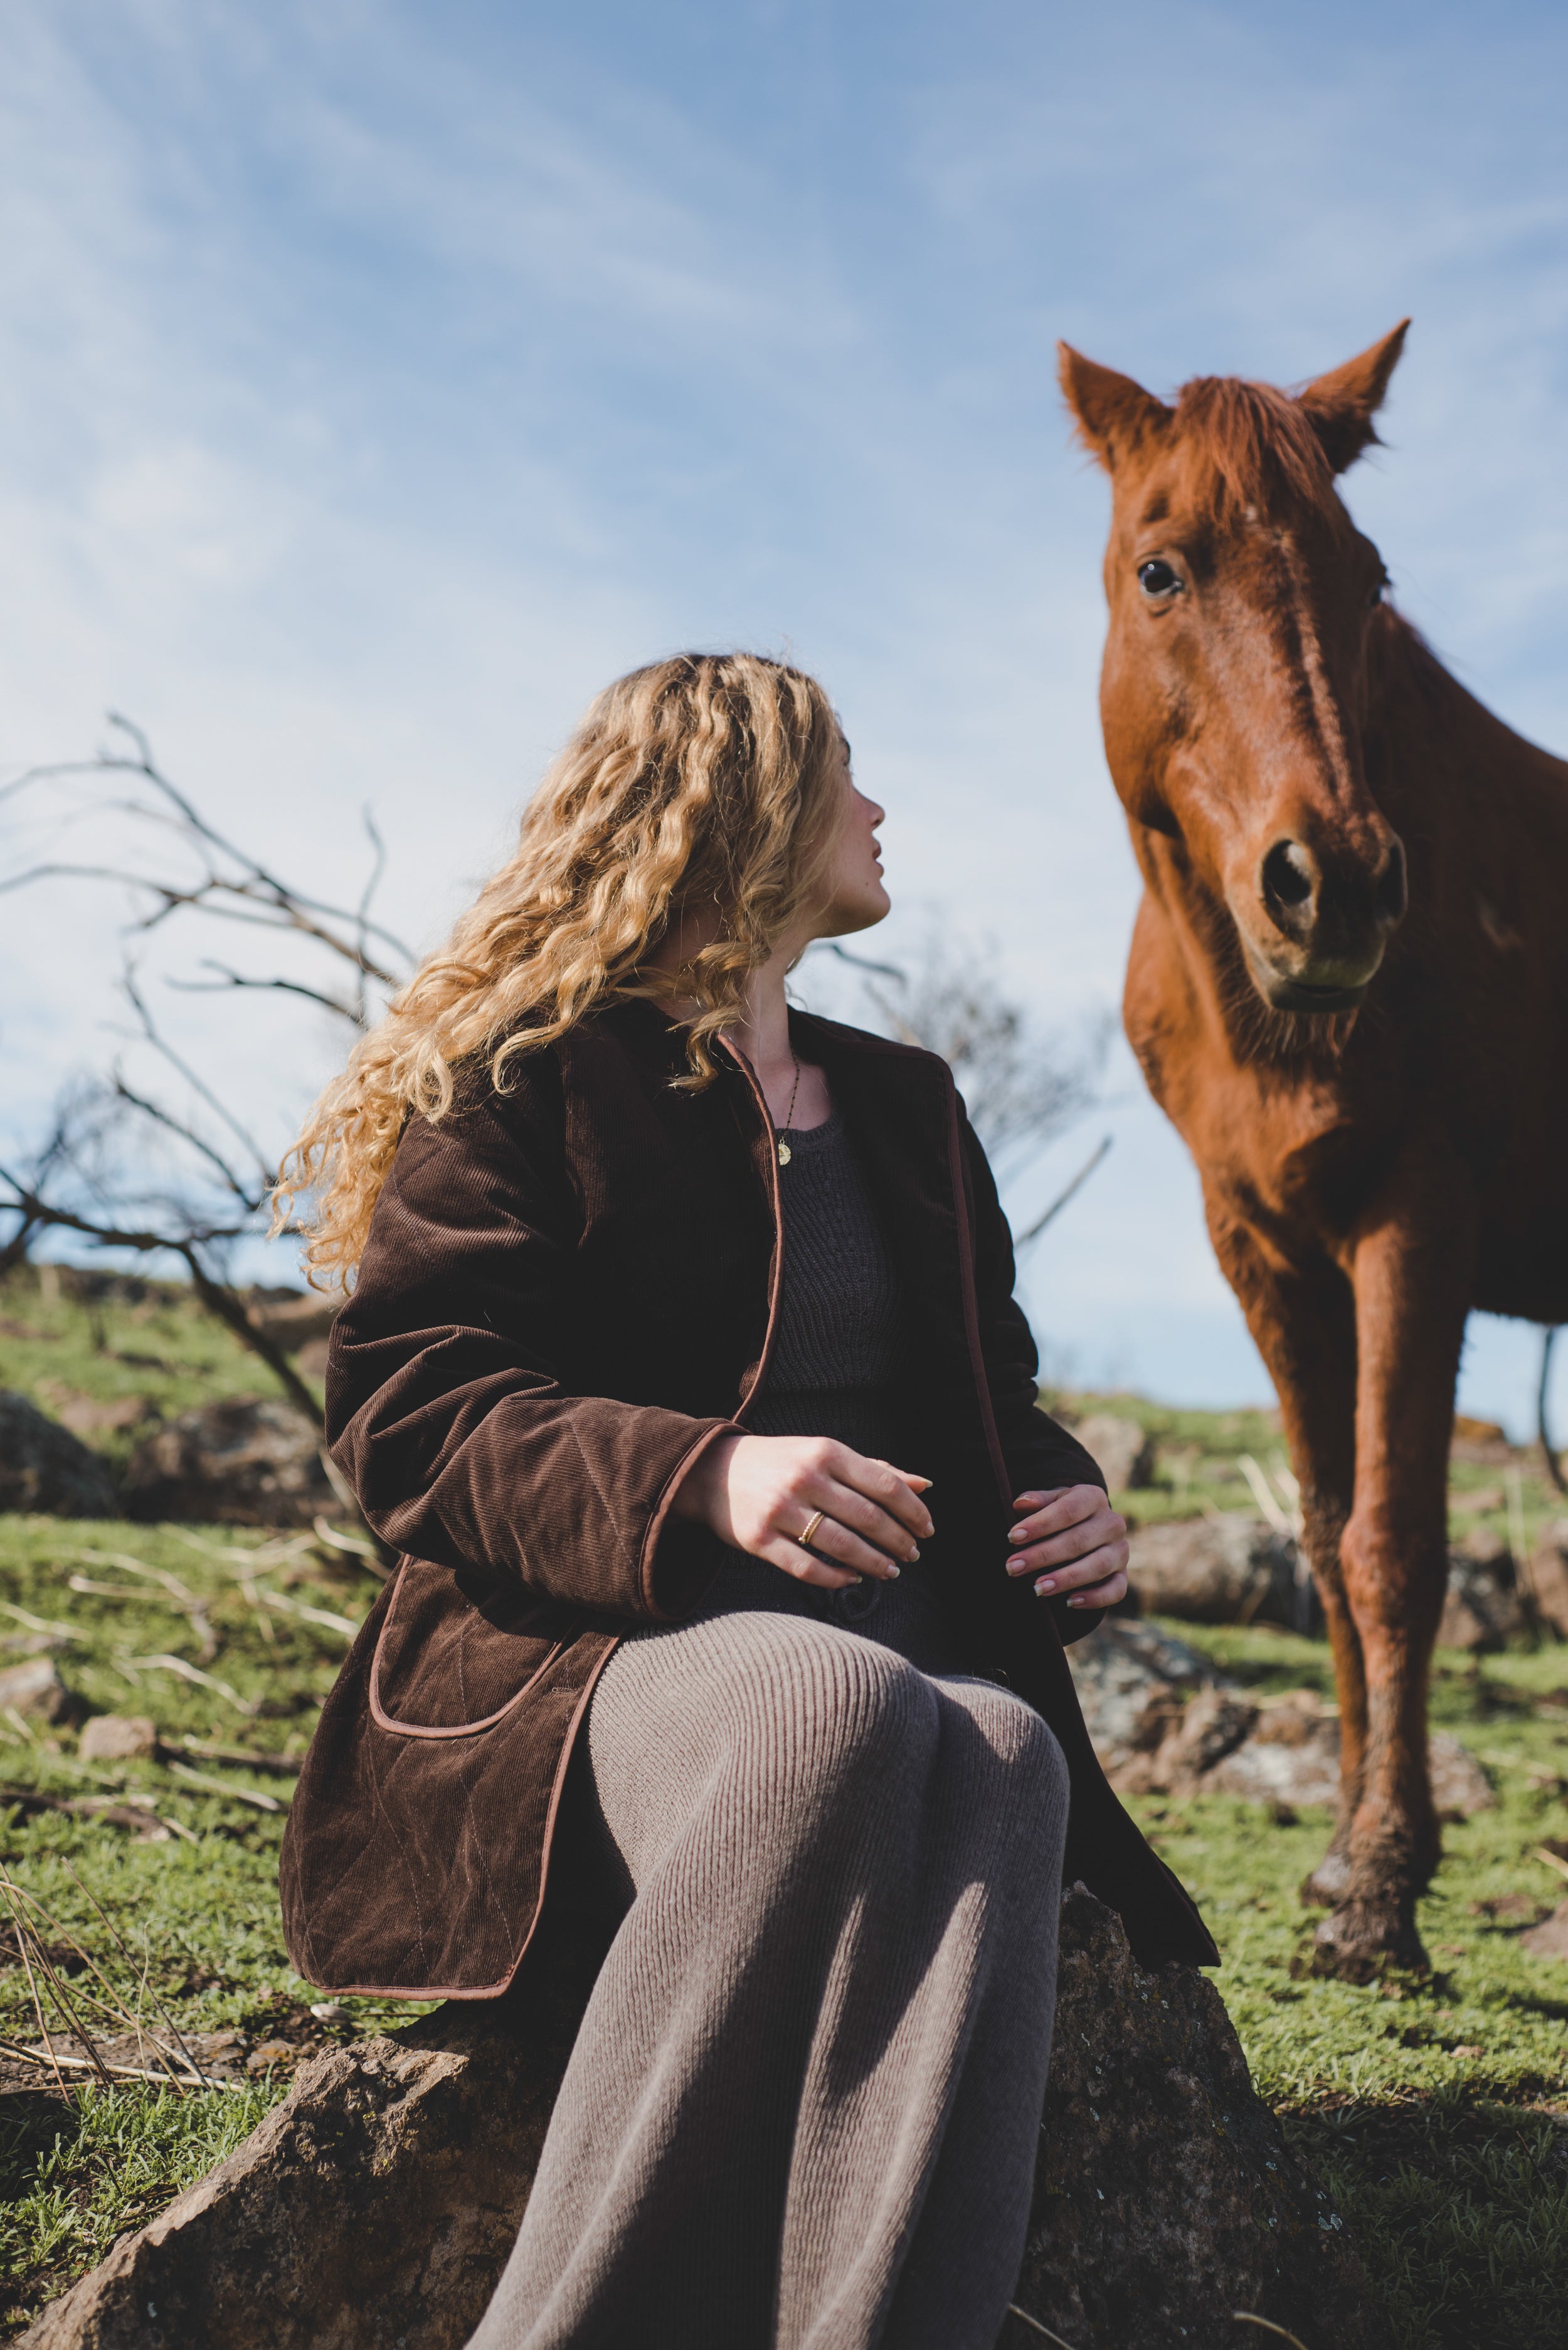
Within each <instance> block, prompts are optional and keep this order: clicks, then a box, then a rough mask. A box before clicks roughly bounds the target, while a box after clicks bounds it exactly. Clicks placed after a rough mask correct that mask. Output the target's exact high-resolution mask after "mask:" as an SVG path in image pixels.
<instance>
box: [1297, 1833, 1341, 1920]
mask: <svg viewBox="0 0 1568 2350" xmlns="http://www.w3.org/2000/svg"><path fill="white" fill-rule="evenodd" d="M1349 1884H1350V1855H1349V1854H1348V1853H1345V1852H1335V1851H1334V1848H1333V1846H1330V1848H1329V1850H1328V1851H1327V1852H1325V1853H1324V1856H1323V1858H1322V1859H1321V1860H1320V1861H1319V1862H1318V1865H1317V1866H1316V1867H1315V1868H1314V1870H1313V1873H1312V1875H1311V1876H1310V1877H1303V1879H1302V1889H1301V1898H1302V1905H1303V1908H1307V1909H1332V1908H1334V1905H1335V1904H1336V1902H1340V1901H1343V1900H1344V1898H1345V1891H1346V1889H1347V1887H1348V1886H1349Z"/></svg>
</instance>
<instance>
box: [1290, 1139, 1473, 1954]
mask: <svg viewBox="0 0 1568 2350" xmlns="http://www.w3.org/2000/svg"><path fill="white" fill-rule="evenodd" d="M1425 1171H1427V1172H1428V1174H1429V1173H1430V1170H1425ZM1454 1188H1455V1189H1458V1188H1459V1187H1458V1185H1456V1186H1455V1187H1454ZM1445 1205H1446V1206H1447V1210H1448V1212H1447V1213H1446V1214H1445V1215H1444V1216H1443V1218H1442V1221H1441V1223H1440V1224H1439V1222H1438V1218H1437V1217H1436V1216H1434V1218H1433V1221H1432V1223H1431V1225H1430V1226H1428V1227H1427V1228H1426V1229H1415V1228H1413V1227H1412V1226H1411V1225H1401V1226H1397V1227H1394V1226H1385V1227H1382V1228H1379V1229H1377V1230H1376V1231H1374V1232H1370V1233H1368V1234H1366V1236H1364V1237H1363V1238H1361V1239H1360V1240H1359V1241H1358V1242H1357V1243H1356V1245H1355V1253H1354V1278H1355V1317H1356V1355H1357V1366H1356V1407H1355V1503H1354V1506H1353V1508H1352V1511H1351V1514H1350V1518H1349V1522H1348V1523H1347V1524H1346V1525H1345V1530H1344V1533H1343V1534H1342V1536H1341V1539H1340V1557H1341V1561H1342V1563H1343V1568H1344V1575H1345V1594H1346V1596H1347V1599H1348V1602H1349V1607H1350V1613H1351V1616H1352V1617H1353V1619H1354V1622H1355V1630H1356V1632H1357V1634H1358V1635H1359V1639H1360V1647H1361V1654H1362V1658H1363V1659H1364V1663H1365V1669H1366V1743H1365V1748H1364V1752H1363V1754H1362V1758H1361V1769H1360V1773H1359V1782H1360V1783H1359V1790H1358V1800H1357V1803H1356V1807H1355V1815H1354V1817H1353V1819H1352V1821H1351V1824H1350V1834H1349V1838H1348V1843H1347V1846H1346V1850H1347V1854H1348V1862H1349V1867H1348V1873H1347V1875H1346V1877H1345V1881H1344V1883H1343V1884H1342V1885H1338V1886H1333V1887H1325V1890H1331V1891H1332V1892H1333V1893H1334V1895H1335V1896H1336V1906H1335V1908H1334V1911H1333V1912H1332V1914H1331V1915H1330V1916H1329V1917H1328V1918H1325V1919H1324V1922H1323V1924H1322V1925H1321V1926H1320V1927H1319V1928H1318V1931H1317V1938H1316V1946H1315V1950H1314V1967H1315V1968H1316V1969H1317V1970H1318V1971H1319V1972H1322V1973H1325V1974H1335V1975H1341V1976H1345V1977H1347V1978H1349V1979H1351V1980H1356V1981H1365V1980H1366V1978H1367V1977H1368V1976H1370V1975H1371V1974H1373V1973H1375V1972H1376V1971H1377V1970H1378V1969H1380V1968H1381V1967H1383V1966H1385V1965H1386V1964H1389V1963H1394V1964H1397V1965H1403V1966H1414V1967H1424V1966H1425V1965H1426V1963H1427V1959H1426V1953H1425V1951H1424V1950H1423V1949H1422V1947H1421V1940H1420V1936H1419V1935H1418V1933H1417V1929H1416V1902H1417V1897H1418V1895H1419V1894H1420V1893H1421V1892H1422V1891H1424V1889H1425V1887H1426V1886H1427V1884H1428V1880H1429V1879H1430V1877H1431V1874H1432V1871H1433V1869H1434V1868H1435V1867H1436V1866H1437V1862H1438V1825H1437V1817H1436V1814H1435V1813H1434V1811H1433V1808H1432V1794H1431V1783H1430V1777H1429V1772H1428V1757H1427V1685H1428V1673H1429V1669H1430V1665H1431V1656H1432V1648H1433V1643H1434V1642H1435V1640H1436V1638H1437V1632H1438V1621H1439V1619H1440V1617H1441V1615H1442V1608H1443V1593H1444V1588H1445V1586H1446V1583H1447V1579H1448V1465H1449V1440H1450V1438H1451V1435H1452V1430H1453V1403H1454V1380H1455V1377H1456V1374H1457V1372H1458V1369H1459V1348H1460V1345H1461V1342H1462V1340H1463V1336H1464V1326H1465V1314H1466V1310H1467V1307H1468V1304H1469V1295H1470V1274H1471V1258H1472V1243H1471V1236H1470V1234H1469V1231H1468V1229H1466V1228H1465V1227H1463V1226H1462V1225H1459V1226H1458V1227H1457V1226H1456V1221H1455V1217H1454V1211H1453V1206H1452V1201H1451V1198H1450V1201H1449V1202H1446V1203H1445Z"/></svg>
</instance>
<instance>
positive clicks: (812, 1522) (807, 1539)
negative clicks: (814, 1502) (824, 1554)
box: [795, 1510, 827, 1550]
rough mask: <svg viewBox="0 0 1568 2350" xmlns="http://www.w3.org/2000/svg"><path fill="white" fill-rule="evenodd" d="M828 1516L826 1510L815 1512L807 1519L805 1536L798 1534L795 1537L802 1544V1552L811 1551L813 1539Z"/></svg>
mask: <svg viewBox="0 0 1568 2350" xmlns="http://www.w3.org/2000/svg"><path fill="white" fill-rule="evenodd" d="M826 1515H827V1512H826V1510H813V1512H812V1513H811V1515H810V1517H809V1518H807V1520H806V1522H805V1532H804V1533H803V1534H796V1536H795V1540H796V1542H797V1543H798V1544H800V1546H801V1548H802V1550H809V1549H810V1548H811V1538H812V1536H813V1534H815V1532H816V1530H817V1528H818V1526H819V1525H820V1524H821V1523H822V1522H823V1520H824V1518H825V1517H826Z"/></svg>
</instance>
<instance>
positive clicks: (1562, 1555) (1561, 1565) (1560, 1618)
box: [1530, 1518, 1568, 1640]
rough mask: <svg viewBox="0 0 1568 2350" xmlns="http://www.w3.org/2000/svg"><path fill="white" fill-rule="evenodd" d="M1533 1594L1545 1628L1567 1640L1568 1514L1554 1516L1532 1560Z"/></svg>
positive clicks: (1540, 1621)
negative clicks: (1561, 1516) (1559, 1516)
mask: <svg viewBox="0 0 1568 2350" xmlns="http://www.w3.org/2000/svg"><path fill="white" fill-rule="evenodd" d="M1530 1587H1531V1595H1532V1599H1533V1601H1534V1605H1535V1613H1536V1617H1537V1620H1538V1621H1539V1623H1540V1624H1541V1625H1542V1627H1543V1629H1544V1630H1546V1631H1548V1632H1555V1634H1556V1635H1557V1638H1559V1639H1560V1640H1568V1518H1553V1519H1552V1523H1551V1524H1550V1525H1549V1526H1548V1527H1547V1528H1546V1530H1545V1532H1544V1533H1543V1534H1542V1537H1541V1540H1540V1542H1539V1543H1538V1544H1537V1545H1536V1548H1535V1553H1534V1555H1533V1556H1532V1559H1531V1562H1530Z"/></svg>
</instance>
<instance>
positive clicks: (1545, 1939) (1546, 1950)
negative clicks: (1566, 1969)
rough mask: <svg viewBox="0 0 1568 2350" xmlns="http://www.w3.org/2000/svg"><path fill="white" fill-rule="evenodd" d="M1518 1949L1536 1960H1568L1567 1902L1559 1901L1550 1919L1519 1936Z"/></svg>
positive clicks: (1543, 1919)
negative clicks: (1529, 1953) (1525, 1951)
mask: <svg viewBox="0 0 1568 2350" xmlns="http://www.w3.org/2000/svg"><path fill="white" fill-rule="evenodd" d="M1519 1947H1520V1949H1521V1950H1529V1951H1530V1952H1532V1955H1533V1956H1534V1957H1536V1958H1538V1959H1565V1960H1568V1901H1560V1902H1559V1903H1558V1904H1557V1907H1556V1908H1555V1909H1553V1911H1552V1915H1551V1917H1550V1918H1542V1921H1541V1923H1540V1925H1539V1926H1532V1927H1531V1929H1530V1930H1529V1932H1528V1933H1524V1934H1521V1936H1520V1938H1519Z"/></svg>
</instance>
